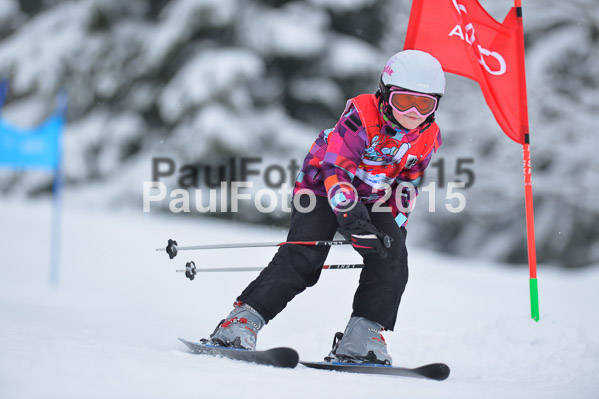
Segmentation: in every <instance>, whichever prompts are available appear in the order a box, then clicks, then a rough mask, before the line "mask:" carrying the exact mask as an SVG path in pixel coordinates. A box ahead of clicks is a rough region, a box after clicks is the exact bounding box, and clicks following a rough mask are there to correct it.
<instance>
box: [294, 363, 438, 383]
mask: <svg viewBox="0 0 599 399" xmlns="http://www.w3.org/2000/svg"><path fill="white" fill-rule="evenodd" d="M300 364H303V365H304V366H306V367H310V368H314V369H320V370H333V371H343V372H347V373H360V374H383V375H395V376H402V377H413V378H424V379H428V380H435V381H443V380H445V379H446V378H447V377H449V366H447V365H446V364H444V363H432V364H427V365H425V366H422V367H417V368H413V369H411V368H407V367H393V366H385V365H381V364H364V363H337V362H300Z"/></svg>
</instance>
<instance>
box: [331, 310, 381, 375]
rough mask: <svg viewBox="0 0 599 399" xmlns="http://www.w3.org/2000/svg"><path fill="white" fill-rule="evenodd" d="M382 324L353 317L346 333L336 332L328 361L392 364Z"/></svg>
mask: <svg viewBox="0 0 599 399" xmlns="http://www.w3.org/2000/svg"><path fill="white" fill-rule="evenodd" d="M382 329H383V328H382V326H381V325H380V324H378V323H375V322H374V321H370V320H368V319H365V318H363V317H352V318H351V319H350V320H349V323H347V327H346V328H345V333H340V332H338V333H336V334H335V338H334V339H333V348H332V349H331V352H330V353H329V356H327V357H325V358H324V360H325V361H327V362H341V363H372V364H384V365H388V366H390V365H391V364H392V362H393V360H392V359H391V356H390V355H389V353H387V344H386V343H385V338H383V336H382V335H381V331H382Z"/></svg>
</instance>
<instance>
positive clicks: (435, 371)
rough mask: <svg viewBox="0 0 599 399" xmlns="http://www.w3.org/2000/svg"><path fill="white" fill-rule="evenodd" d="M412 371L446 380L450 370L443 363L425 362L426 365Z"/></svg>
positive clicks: (437, 379)
mask: <svg viewBox="0 0 599 399" xmlns="http://www.w3.org/2000/svg"><path fill="white" fill-rule="evenodd" d="M414 371H416V372H417V373H418V374H421V375H423V376H425V377H426V378H430V379H431V380H435V381H443V380H446V379H447V377H449V374H450V372H451V370H450V369H449V366H448V365H446V364H445V363H432V364H427V365H426V366H422V367H418V368H415V369H414Z"/></svg>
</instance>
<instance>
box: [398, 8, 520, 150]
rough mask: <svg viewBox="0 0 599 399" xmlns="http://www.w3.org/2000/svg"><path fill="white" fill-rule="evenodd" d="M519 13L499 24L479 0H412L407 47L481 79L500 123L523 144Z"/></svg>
mask: <svg viewBox="0 0 599 399" xmlns="http://www.w3.org/2000/svg"><path fill="white" fill-rule="evenodd" d="M516 12H517V9H516V8H515V7H513V8H512V9H511V10H510V12H509V13H508V15H507V16H506V18H505V20H504V21H503V22H502V23H499V22H497V21H496V20H495V19H493V17H491V16H490V15H489V14H487V12H486V11H485V10H484V8H483V7H482V6H481V5H480V4H479V3H478V1H476V0H413V2H412V11H411V14H410V23H409V25H408V33H407V35H406V43H405V49H411V50H422V51H426V52H428V53H430V54H432V55H433V56H435V57H436V58H437V59H438V60H439V62H440V63H441V65H442V66H443V70H445V72H451V73H455V74H457V75H461V76H465V77H467V78H470V79H473V80H475V81H477V82H478V83H479V85H480V87H481V89H482V92H483V95H484V96H485V100H486V101H487V104H488V105H489V108H491V111H492V112H493V115H494V116H495V119H496V120H497V122H498V123H499V126H501V128H502V130H503V131H504V132H505V134H507V135H508V136H509V137H510V138H511V139H512V140H514V141H516V142H518V143H521V144H524V142H525V135H527V134H528V110H527V105H526V78H525V71H524V42H523V29H522V22H521V18H518V16H517V15H516Z"/></svg>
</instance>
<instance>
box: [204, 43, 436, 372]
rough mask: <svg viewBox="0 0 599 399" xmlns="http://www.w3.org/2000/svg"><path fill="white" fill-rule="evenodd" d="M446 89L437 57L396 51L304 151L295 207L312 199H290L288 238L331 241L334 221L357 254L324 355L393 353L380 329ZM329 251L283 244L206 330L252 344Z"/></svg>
mask: <svg viewBox="0 0 599 399" xmlns="http://www.w3.org/2000/svg"><path fill="white" fill-rule="evenodd" d="M444 91H445V76H444V74H443V70H442V68H441V65H440V64H439V62H438V61H437V59H435V58H434V57H433V56H431V55H430V54H428V53H425V52H422V51H416V50H406V51H402V52H399V53H397V54H395V55H394V56H393V57H391V58H390V59H389V61H388V62H387V64H386V66H385V68H384V70H383V73H382V75H381V78H380V84H379V90H378V91H377V92H376V94H363V95H359V96H357V97H355V98H352V99H350V100H349V101H348V102H347V106H346V108H345V111H344V112H343V115H342V116H341V118H340V120H339V122H337V124H336V125H335V127H334V128H332V129H327V130H324V131H322V132H321V133H320V135H319V136H318V138H317V139H316V141H315V142H314V144H313V145H312V148H311V149H310V152H309V153H308V155H307V156H306V158H305V160H304V163H303V166H302V170H301V172H300V173H299V175H298V177H297V181H296V185H295V189H294V195H299V196H300V197H299V204H300V205H301V208H308V206H309V205H310V203H311V202H312V205H314V202H315V207H314V208H313V209H312V210H311V211H309V212H305V211H304V212H302V211H301V210H300V209H299V208H298V209H296V208H295V207H294V209H293V210H292V215H291V225H290V228H289V234H288V236H287V240H288V241H320V240H323V241H328V240H332V239H333V237H334V235H335V232H336V231H337V230H338V229H339V231H340V232H341V234H342V235H343V236H345V237H346V238H347V239H348V240H351V241H352V245H353V247H354V249H355V250H356V251H358V252H359V253H360V254H361V255H362V257H363V259H364V268H363V270H362V272H361V275H360V282H359V285H358V289H357V291H356V293H355V296H354V301H353V312H352V315H351V318H350V320H349V323H348V324H347V327H346V328H345V333H344V334H340V333H338V334H336V336H335V340H334V343H333V348H332V350H331V353H330V354H329V357H327V358H326V359H327V360H330V361H341V362H352V363H361V362H367V363H380V364H391V362H392V359H391V356H390V355H389V354H388V352H387V346H386V344H385V341H384V339H383V337H382V335H381V333H380V332H381V331H383V330H389V331H392V330H393V328H394V327H395V320H396V316H397V310H398V307H399V303H400V300H401V296H402V294H403V292H404V289H405V285H406V282H407V280H408V263H407V250H406V246H405V237H406V229H405V225H406V222H407V218H408V213H409V210H408V209H407V208H409V207H408V205H409V203H410V198H409V194H410V192H411V193H414V191H415V190H414V189H413V187H415V186H417V185H418V183H419V182H420V180H421V178H422V175H423V173H424V170H425V169H426V167H427V166H428V165H429V163H430V160H431V157H432V155H433V152H436V150H437V148H438V147H439V146H440V145H441V138H440V133H439V128H438V126H437V124H436V123H435V122H434V119H435V118H434V115H435V111H436V109H437V107H438V104H439V100H440V99H441V97H442V96H443V94H444ZM406 182H407V183H410V184H411V185H413V186H412V188H410V186H409V185H406V184H405V183H406ZM306 190H310V191H311V192H312V193H314V194H315V196H309V195H307V194H305V192H306ZM314 198H315V201H313V200H314ZM381 205H383V206H381ZM389 238H390V239H389ZM328 251H329V247H320V246H303V245H283V246H281V247H280V248H279V250H278V252H277V253H276V255H275V256H274V258H273V259H272V261H271V262H270V264H269V265H268V267H267V268H266V269H264V270H263V271H262V272H261V273H260V275H259V276H258V277H257V278H256V279H255V280H254V281H253V282H251V283H250V284H249V285H248V286H247V288H246V289H245V290H244V291H243V292H242V293H241V295H239V297H238V298H237V301H236V302H235V304H234V309H233V310H232V311H231V313H229V315H228V316H227V317H226V319H224V320H222V321H221V322H220V323H219V324H218V326H217V327H216V329H215V330H214V332H213V333H212V334H211V335H210V338H211V344H213V345H221V346H230V347H239V348H245V349H250V350H254V349H255V347H256V339H257V334H258V332H259V331H260V330H261V329H262V327H263V326H264V325H266V324H267V323H268V322H269V321H270V320H271V319H273V318H274V317H275V316H276V315H277V314H278V313H279V312H280V311H281V310H283V309H284V308H285V306H286V305H287V303H288V302H289V301H290V300H291V299H293V298H294V297H295V296H296V295H297V294H299V293H300V292H302V291H304V290H305V289H306V288H307V287H311V286H313V285H314V284H316V282H317V281H318V278H319V277H320V273H321V271H322V266H323V265H324V262H325V259H326V257H327V254H328Z"/></svg>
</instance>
